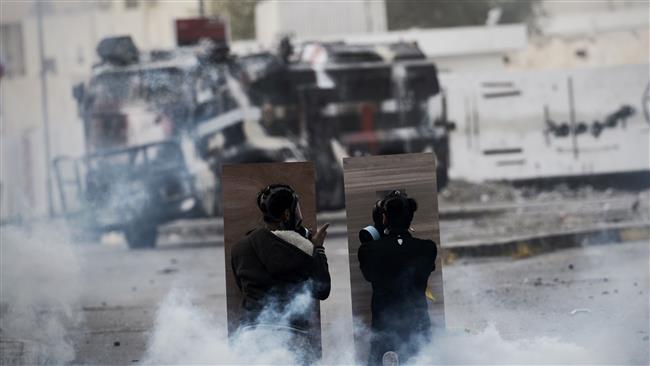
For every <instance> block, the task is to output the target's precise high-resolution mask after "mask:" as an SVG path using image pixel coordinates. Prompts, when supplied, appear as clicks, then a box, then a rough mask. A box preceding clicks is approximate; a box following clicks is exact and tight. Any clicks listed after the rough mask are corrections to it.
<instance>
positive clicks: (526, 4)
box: [386, 0, 541, 30]
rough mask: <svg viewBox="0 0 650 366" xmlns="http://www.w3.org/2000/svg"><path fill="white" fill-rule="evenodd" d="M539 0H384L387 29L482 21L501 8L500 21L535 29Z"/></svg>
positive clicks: (462, 24)
mask: <svg viewBox="0 0 650 366" xmlns="http://www.w3.org/2000/svg"><path fill="white" fill-rule="evenodd" d="M540 4H541V0H386V13H387V17H388V29H389V30H399V29H408V28H437V27H458V26H472V25H474V26H477V25H484V24H485V21H486V19H487V14H488V12H489V11H490V9H493V8H497V7H498V8H501V11H502V13H501V19H500V21H499V23H501V24H509V23H526V24H527V25H528V27H529V29H531V30H536V29H537V27H536V23H535V20H536V18H537V16H538V15H539V14H540V12H541V6H540Z"/></svg>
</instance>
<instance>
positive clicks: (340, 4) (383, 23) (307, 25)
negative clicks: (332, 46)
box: [255, 0, 388, 46]
mask: <svg viewBox="0 0 650 366" xmlns="http://www.w3.org/2000/svg"><path fill="white" fill-rule="evenodd" d="M387 29H388V28H387V20H386V6H385V4H384V1H383V0H350V1H336V0H331V1H322V0H321V1H278V0H265V1H262V2H260V3H259V4H258V5H257V6H256V8H255V34H256V38H257V41H258V42H260V43H262V44H263V45H265V46H271V45H273V44H274V43H275V42H277V40H278V39H279V37H281V36H283V35H286V34H293V35H296V36H300V37H301V38H311V37H313V38H315V39H318V38H320V37H322V36H326V35H331V34H355V33H375V32H385V31H386V30H387Z"/></svg>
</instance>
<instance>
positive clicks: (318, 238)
mask: <svg viewBox="0 0 650 366" xmlns="http://www.w3.org/2000/svg"><path fill="white" fill-rule="evenodd" d="M329 226H330V224H329V223H327V224H325V225H323V226H321V227H320V228H318V231H317V232H316V234H314V236H312V238H311V242H312V244H314V246H315V247H322V246H323V245H324V244H325V237H326V236H327V228H328V227H329Z"/></svg>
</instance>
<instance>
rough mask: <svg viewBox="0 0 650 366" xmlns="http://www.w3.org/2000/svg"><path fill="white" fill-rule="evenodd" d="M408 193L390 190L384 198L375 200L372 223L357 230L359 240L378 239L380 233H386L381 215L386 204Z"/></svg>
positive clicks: (404, 197) (404, 196)
mask: <svg viewBox="0 0 650 366" xmlns="http://www.w3.org/2000/svg"><path fill="white" fill-rule="evenodd" d="M407 198H408V195H407V194H406V193H403V192H400V191H397V190H395V191H391V192H390V193H388V194H387V195H386V196H385V197H384V198H382V199H380V200H377V202H375V205H374V206H373V208H372V221H373V223H374V225H370V226H366V227H364V228H363V229H361V231H359V240H360V241H361V242H362V243H363V242H367V241H372V240H379V239H380V238H381V236H382V234H388V228H387V227H384V220H383V215H384V214H386V216H387V217H388V215H387V212H386V205H387V204H388V202H390V201H392V200H394V199H407Z"/></svg>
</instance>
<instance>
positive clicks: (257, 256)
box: [231, 185, 331, 331]
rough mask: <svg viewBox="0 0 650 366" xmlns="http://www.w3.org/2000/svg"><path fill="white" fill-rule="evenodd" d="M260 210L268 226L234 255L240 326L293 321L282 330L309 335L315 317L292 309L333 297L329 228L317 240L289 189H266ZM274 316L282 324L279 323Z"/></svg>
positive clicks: (235, 249)
mask: <svg viewBox="0 0 650 366" xmlns="http://www.w3.org/2000/svg"><path fill="white" fill-rule="evenodd" d="M258 206H259V207H260V210H261V211H262V213H263V214H264V221H265V227H263V228H258V229H255V230H253V231H251V232H250V233H248V235H246V237H244V238H242V240H240V241H239V242H238V243H237V244H235V245H234V246H233V248H232V252H231V254H232V259H231V265H232V269H233V272H234V275H235V279H236V281H237V285H238V286H239V288H240V290H241V292H242V303H241V310H242V314H241V321H240V323H241V324H242V325H255V324H260V323H267V324H268V323H274V322H287V321H288V324H282V325H287V326H291V327H294V328H296V329H299V330H303V331H307V330H309V329H310V326H311V325H310V320H311V319H310V315H311V313H310V312H309V311H303V312H302V313H300V312H299V313H296V312H294V311H293V310H292V309H290V308H288V306H289V304H290V303H291V301H292V300H294V298H295V297H296V296H298V295H300V294H304V293H308V294H310V296H311V298H313V299H315V300H325V299H326V298H327V297H328V296H329V293H330V287H331V279H330V274H329V269H328V265H327V257H326V255H325V249H324V247H323V243H324V240H325V237H326V235H327V227H328V225H327V224H326V225H324V226H323V227H321V228H320V229H319V230H318V232H317V233H316V234H314V235H313V236H312V235H311V233H310V232H309V230H307V229H305V228H304V227H302V217H301V214H300V208H299V205H298V197H297V195H296V194H295V192H293V189H291V187H289V186H285V185H271V186H269V187H267V188H265V189H264V190H263V191H262V192H260V195H259V196H258ZM267 310H268V311H267ZM274 315H277V316H278V319H273V316H274ZM280 318H281V319H280Z"/></svg>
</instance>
